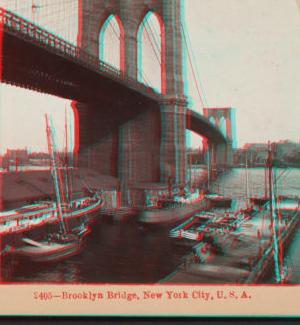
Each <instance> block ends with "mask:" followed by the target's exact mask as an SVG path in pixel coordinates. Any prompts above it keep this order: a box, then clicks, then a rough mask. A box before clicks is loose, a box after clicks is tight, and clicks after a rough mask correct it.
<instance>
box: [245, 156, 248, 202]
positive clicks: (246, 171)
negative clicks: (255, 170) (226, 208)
mask: <svg viewBox="0 0 300 325" xmlns="http://www.w3.org/2000/svg"><path fill="white" fill-rule="evenodd" d="M245 173H246V202H247V207H248V161H247V151H246V165H245Z"/></svg>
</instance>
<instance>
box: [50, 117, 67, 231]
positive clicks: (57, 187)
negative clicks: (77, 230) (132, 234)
mask: <svg viewBox="0 0 300 325" xmlns="http://www.w3.org/2000/svg"><path fill="white" fill-rule="evenodd" d="M45 117H46V132H47V142H48V150H49V154H50V156H51V157H52V168H51V172H52V175H53V178H54V187H55V192H56V205H57V208H58V217H59V219H60V220H61V225H62V228H63V232H64V233H65V234H66V233H67V231H66V227H65V224H64V221H63V213H62V208H61V198H60V191H59V186H58V176H57V167H56V162H55V157H54V151H53V138H52V132H51V127H50V124H49V121H48V115H47V114H45Z"/></svg>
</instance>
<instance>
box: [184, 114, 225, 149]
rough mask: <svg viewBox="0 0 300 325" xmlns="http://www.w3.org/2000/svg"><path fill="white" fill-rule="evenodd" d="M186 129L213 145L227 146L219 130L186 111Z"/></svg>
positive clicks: (198, 115)
mask: <svg viewBox="0 0 300 325" xmlns="http://www.w3.org/2000/svg"><path fill="white" fill-rule="evenodd" d="M186 128H187V129H188V130H191V131H193V132H195V133H198V134H199V135H201V136H203V137H204V138H206V139H207V140H208V141H209V142H211V143H214V144H227V143H228V139H227V138H226V137H225V136H224V135H223V134H222V132H221V131H220V129H219V128H217V127H215V126H214V125H213V124H212V123H210V122H209V121H208V120H207V119H206V118H204V117H203V116H202V115H200V114H198V113H196V112H194V111H192V110H188V111H187V114H186Z"/></svg>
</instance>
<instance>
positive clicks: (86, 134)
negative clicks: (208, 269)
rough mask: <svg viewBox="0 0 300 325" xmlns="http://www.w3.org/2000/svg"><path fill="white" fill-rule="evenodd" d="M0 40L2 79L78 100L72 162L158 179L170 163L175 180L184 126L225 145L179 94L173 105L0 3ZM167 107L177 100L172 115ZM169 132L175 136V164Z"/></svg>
mask: <svg viewBox="0 0 300 325" xmlns="http://www.w3.org/2000/svg"><path fill="white" fill-rule="evenodd" d="M0 41H1V42H0V44H1V69H0V75H1V81H2V82H4V83H8V84H11V85H16V86H19V87H23V88H27V89H32V90H36V91H39V92H43V93H47V94H51V95H54V96H59V97H62V98H66V99H70V100H73V101H76V102H77V103H76V105H75V102H74V105H73V109H74V114H75V124H76V125H75V139H76V150H78V149H79V156H80V157H81V158H79V163H80V162H81V163H89V164H90V167H93V168H95V169H98V170H100V171H102V172H105V173H108V174H110V175H112V176H117V177H120V178H122V179H131V178H135V179H137V180H141V181H165V180H166V177H167V176H166V173H165V169H166V163H168V164H171V165H172V162H173V161H175V164H174V174H175V176H176V180H177V182H182V181H184V179H185V171H184V169H185V163H184V161H185V158H184V157H183V156H182V155H183V153H184V152H185V149H184V147H185V132H184V131H183V130H185V128H186V127H187V128H188V129H190V130H192V131H194V132H196V133H198V134H200V135H202V136H204V137H206V138H207V139H208V140H209V141H210V142H211V143H214V144H216V145H227V144H228V139H226V137H224V135H223V134H222V132H221V131H220V129H219V128H217V127H215V126H214V125H213V124H212V123H210V122H209V120H208V119H207V118H205V117H204V116H202V115H200V114H198V113H196V112H193V111H192V110H190V109H188V108H187V102H186V100H185V98H184V96H181V95H176V96H175V97H176V104H174V96H171V97H170V95H162V94H160V93H157V92H155V91H154V90H153V89H152V88H150V87H147V86H146V85H144V84H143V83H140V82H138V81H137V80H136V78H133V77H131V76H130V75H128V74H126V73H125V72H123V71H120V70H118V69H115V68H113V67H112V66H110V65H109V64H106V63H105V62H102V61H100V60H99V59H97V57H96V56H95V55H92V54H90V53H87V52H85V51H83V50H81V49H80V48H78V47H76V46H74V45H72V44H70V43H68V42H66V41H65V40H62V39H60V38H58V37H56V36H55V35H53V34H51V33H49V32H48V31H46V30H43V29H42V28H40V27H38V26H37V25H35V24H33V23H31V22H29V21H27V20H25V19H23V18H22V17H20V16H18V15H15V14H13V13H11V12H8V11H6V10H4V9H2V8H0ZM170 105H171V106H172V105H173V106H174V105H175V106H178V105H179V106H178V107H179V109H178V107H177V108H176V111H177V113H175V111H174V109H172V110H169V107H170ZM166 107H167V109H166ZM180 107H181V108H180ZM183 115H184V116H185V118H184V119H182V116H183ZM171 116H172V117H171ZM173 116H175V117H173ZM170 118H171V120H170ZM174 123H175V125H177V127H178V130H177V127H176V126H174ZM170 125H173V126H170ZM174 127H175V129H174ZM170 128H171V129H172V130H173V131H172V132H173V133H172V135H170ZM180 130H181V131H180ZM174 132H175V133H176V136H175V134H174ZM174 137H175V138H176V137H177V138H179V151H180V152H181V154H180V155H179V156H181V158H180V159H179V160H180V162H177V161H176V160H177V158H176V157H178V152H177V151H176V150H177V149H176V148H177V147H178V145H176V144H175V142H174V143H173V141H174ZM184 155H185V154H184ZM91 162H92V164H91ZM120 166H122V167H120ZM141 166H142V167H141Z"/></svg>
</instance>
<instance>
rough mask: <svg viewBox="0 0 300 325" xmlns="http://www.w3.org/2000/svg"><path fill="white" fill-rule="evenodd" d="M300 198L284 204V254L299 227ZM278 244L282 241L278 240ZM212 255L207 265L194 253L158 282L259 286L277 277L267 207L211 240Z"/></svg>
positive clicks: (281, 215) (270, 222)
mask: <svg viewBox="0 0 300 325" xmlns="http://www.w3.org/2000/svg"><path fill="white" fill-rule="evenodd" d="M299 202H300V201H299V199H298V198H287V199H286V200H285V201H281V205H280V217H281V218H280V220H279V222H278V228H279V230H280V234H281V236H280V238H281V246H282V255H283V254H284V252H285V250H286V249H287V248H288V246H289V243H290V240H291V238H292V236H293V234H294V232H295V230H296V228H297V227H298V225H299V220H300V210H299ZM278 244H279V241H278ZM212 247H213V253H212V254H211V257H210V258H209V259H208V260H207V261H206V262H204V263H201V262H200V261H199V258H198V256H197V254H195V252H191V253H190V254H189V255H186V256H185V257H184V258H183V263H182V264H181V265H180V267H179V268H178V269H177V270H176V271H175V272H173V273H172V274H170V275H169V276H167V277H166V278H164V279H162V280H161V281H159V283H161V284H188V283H189V284H195V283H197V284H198V283H199V284H200V283H201V284H202V283H203V284H204V283H205V284H254V283H260V282H261V281H262V280H263V279H264V278H265V276H266V275H267V274H269V273H272V274H274V263H275V262H274V254H277V252H276V250H275V245H274V242H273V225H272V221H271V218H270V210H269V208H268V207H264V209H263V210H262V211H259V212H257V213H255V215H253V217H252V218H250V219H248V220H246V221H245V222H244V223H242V225H241V228H240V229H239V230H236V231H234V232H230V233H228V234H224V233H222V234H220V235H217V236H215V237H214V238H213V239H212Z"/></svg>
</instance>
